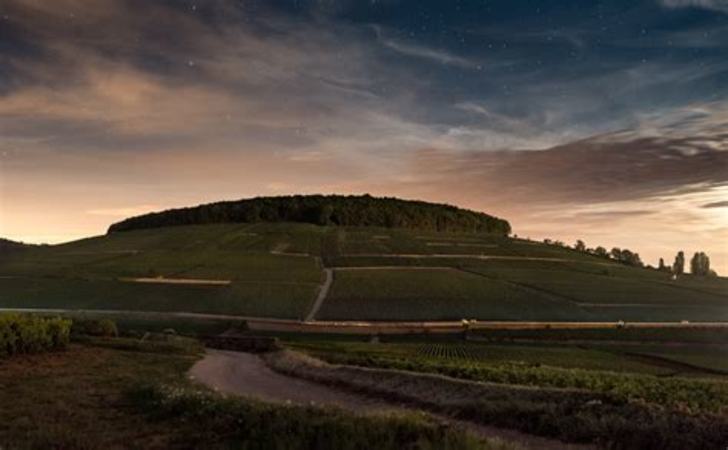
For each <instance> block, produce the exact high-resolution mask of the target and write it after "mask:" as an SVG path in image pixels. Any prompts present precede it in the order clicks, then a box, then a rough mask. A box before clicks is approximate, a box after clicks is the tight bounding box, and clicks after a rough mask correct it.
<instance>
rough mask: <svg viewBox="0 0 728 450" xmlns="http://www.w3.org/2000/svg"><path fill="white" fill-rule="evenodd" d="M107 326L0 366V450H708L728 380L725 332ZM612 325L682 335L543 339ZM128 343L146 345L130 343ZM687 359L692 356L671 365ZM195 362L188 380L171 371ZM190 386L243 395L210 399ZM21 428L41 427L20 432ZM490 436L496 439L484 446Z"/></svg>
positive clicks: (719, 435)
mask: <svg viewBox="0 0 728 450" xmlns="http://www.w3.org/2000/svg"><path fill="white" fill-rule="evenodd" d="M86 317H89V316H86ZM99 317H101V315H99ZM118 317H119V319H121V320H120V321H119V322H118V324H119V329H120V331H121V333H122V335H129V333H132V334H133V335H134V336H137V337H136V338H129V337H122V338H105V339H101V338H90V337H85V336H79V335H74V336H75V337H74V339H75V342H74V343H73V344H72V345H71V346H70V348H69V349H68V350H67V351H65V352H60V353H49V354H43V355H32V356H20V357H15V358H11V359H9V360H6V361H3V364H0V385H2V386H3V391H2V394H0V397H2V398H0V399H2V400H3V404H4V405H5V408H4V409H3V412H2V413H0V419H2V425H0V440H1V441H3V442H5V443H9V444H10V448H15V447H20V448H26V447H31V448H43V447H48V446H49V445H51V444H53V445H54V446H61V447H63V448H98V447H104V448H160V449H161V448H200V447H205V448H230V446H232V447H239V446H242V445H243V444H244V443H246V442H248V443H249V442H257V443H258V444H260V443H263V442H264V443H266V445H269V444H270V445H273V443H276V444H275V445H278V446H279V447H280V448H292V449H294V448H314V447H315V448H330V449H332V450H333V449H339V448H352V449H359V448H361V449H364V448H371V442H379V444H377V445H378V447H377V448H383V449H388V448H393V449H394V448H413V449H423V450H424V449H427V448H445V449H446V448H453V449H470V448H472V449H496V448H497V449H515V448H516V447H515V446H514V445H511V444H510V443H508V442H513V443H515V444H517V445H518V446H519V448H524V449H539V450H540V449H549V450H550V449H553V450H556V449H559V450H560V449H566V448H573V449H580V450H581V449H595V450H596V449H599V448H616V449H633V448H639V449H641V450H653V449H654V450H657V449H660V450H665V449H670V450H672V449H675V450H677V449H683V448H686V445H687V443H688V442H689V443H690V445H691V447H690V448H705V449H709V448H713V447H714V445H715V443H716V442H722V439H724V438H725V437H726V436H728V419H726V414H728V411H726V410H725V404H726V403H727V402H728V374H726V375H723V374H721V373H719V372H716V371H715V369H717V368H719V367H720V366H722V364H723V360H724V359H725V356H726V353H725V350H724V346H723V345H716V344H719V343H720V342H722V341H723V340H724V339H725V338H726V335H725V332H724V331H721V330H715V329H701V328H675V329H669V328H657V329H647V330H644V329H635V330H630V329H629V328H626V329H619V330H616V331H615V330H612V329H540V330H535V329H526V330H513V329H507V330H502V329H501V330H499V329H495V330H486V331H485V332H493V331H498V332H503V333H524V334H529V333H531V337H532V338H534V337H538V333H541V334H542V337H543V339H542V340H540V341H538V342H528V343H508V342H498V343H495V342H480V341H477V342H473V341H469V340H464V339H463V336H462V335H402V336H397V335H392V336H381V337H380V339H377V340H375V341H373V342H370V338H366V337H362V336H352V335H320V334H301V333H262V334H263V335H265V336H276V337H278V338H279V339H280V345H281V346H283V347H284V348H285V350H283V351H278V352H272V353H268V354H266V355H264V356H263V358H262V359H260V358H259V357H258V356H256V355H251V354H237V353H234V352H219V353H215V352H213V353H210V354H209V355H208V357H206V358H205V359H204V360H200V359H199V358H200V356H201V347H200V346H199V344H197V341H196V340H194V339H190V338H188V337H181V336H175V335H170V334H168V333H170V332H168V331H165V333H166V334H151V335H148V334H147V331H154V330H157V331H161V330H169V329H170V328H175V329H176V330H177V332H178V333H186V334H188V335H189V336H200V335H202V336H205V335H209V334H217V333H219V332H221V331H224V330H225V329H227V328H229V327H237V328H239V329H244V325H243V324H242V323H239V322H238V323H236V322H234V321H223V320H218V321H212V320H209V319H205V320H203V319H199V318H194V317H188V318H174V319H171V320H170V318H169V317H165V316H163V315H158V316H156V317H155V316H154V315H150V316H144V315H139V316H134V315H131V314H130V315H128V316H122V315H119V316H118ZM135 317H136V318H135ZM240 327H242V328H240ZM481 332H482V330H478V333H481ZM616 332H619V333H628V334H629V333H632V335H631V336H629V337H631V338H639V337H642V334H644V335H649V334H650V333H653V334H654V333H657V334H658V335H659V336H662V337H665V338H666V339H667V338H673V339H676V338H680V339H682V340H683V341H686V342H683V343H680V344H679V345H678V343H677V342H676V341H666V342H665V343H664V344H662V345H660V344H657V343H655V341H649V342H647V341H646V342H641V341H634V340H633V341H630V340H628V339H625V340H624V341H622V342H620V341H616V340H614V339H611V338H610V339H602V340H598V339H593V340H592V341H591V343H589V344H583V343H582V344H574V343H571V342H570V341H568V340H561V341H558V340H554V339H555V338H556V337H559V336H554V335H553V334H554V333H564V334H567V335H568V333H575V334H581V335H591V336H592V337H594V336H600V337H604V338H607V337H610V336H609V334H610V333H616ZM671 333H672V334H671ZM258 334H260V333H258ZM550 334H551V335H550ZM142 335H143V336H149V337H148V338H147V337H145V338H144V339H141V340H140V339H139V336H142ZM476 337H477V336H476ZM567 337H568V336H567ZM688 341H691V342H688ZM688 346H690V347H689V348H688ZM673 350H677V353H675V354H674V355H673V356H671V355H670V353H671V352H672V351H673ZM294 351H295V352H294ZM298 352H303V353H306V354H308V355H311V356H315V357H317V358H320V360H314V359H311V358H310V357H307V356H304V355H303V354H301V353H298ZM215 355H218V356H221V357H216V356H215ZM691 355H692V356H694V357H696V356H697V355H699V356H700V358H699V360H697V359H693V360H692V361H687V360H685V357H690V356H691ZM322 360H323V361H328V363H325V362H322ZM196 362H197V364H196V365H195V366H194V367H195V368H194V369H193V370H192V372H191V374H192V375H193V376H194V380H190V379H189V378H188V377H187V376H186V373H187V371H188V370H189V369H190V368H191V367H192V366H193V364H194V363H196ZM330 363H334V364H330ZM341 364H344V365H341ZM271 370H273V371H275V372H277V373H274V372H271ZM21 373H22V376H20V375H19V374H21ZM196 381H200V382H204V383H205V384H206V385H208V386H210V387H213V388H217V389H220V390H221V391H223V392H227V393H228V394H233V395H244V396H245V397H251V398H255V399H258V400H255V399H251V400H248V399H245V398H243V399H240V398H231V397H228V398H227V399H223V398H221V397H220V396H218V395H217V394H214V393H212V392H210V391H208V390H207V389H205V388H202V387H201V386H199V385H196V384H195V382H196ZM11 399H21V401H13V400H11ZM259 400H265V401H270V402H273V403H272V404H269V403H261V402H260V401H259ZM289 401H290V402H291V403H292V405H287V404H288V403H289ZM310 402H315V403H316V405H322V406H323V407H315V408H314V407H310V406H308V405H309V403H310ZM281 404H283V405H281ZM41 405H42V407H41ZM299 405H300V406H299ZM332 406H334V407H336V406H338V407H339V408H343V409H336V408H335V409H332ZM364 410H365V411H367V415H366V416H361V415H360V414H359V413H360V412H361V411H364ZM347 411H349V412H347ZM352 411H356V412H357V413H356V414H354V415H352V414H351V412H352ZM382 412H387V415H386V416H381V415H380V413H382ZM412 412H415V415H412V414H411V413H412ZM423 412H426V413H428V414H433V416H429V415H427V416H424V415H423ZM370 413H371V414H375V415H373V416H371V415H369V414H370ZM3 414H4V415H3ZM391 414H394V415H391ZM625 418H629V420H625ZM36 423H40V424H42V426H40V427H36V428H33V431H32V432H30V431H29V430H30V429H31V427H34V426H35V425H34V424H36ZM442 424H446V426H445V427H443V426H442ZM465 433H467V434H465ZM492 437H499V438H501V439H504V440H505V441H506V442H507V443H504V444H497V443H493V442H492V441H491V440H490V439H491V438H492ZM312 439H313V440H315V442H316V444H315V446H314V447H312V446H313V445H314V444H311V442H313V441H312ZM321 439H324V441H321ZM328 439H332V440H331V441H328ZM361 439H366V442H364V441H361ZM372 439H373V441H372ZM483 439H486V440H487V441H484V440H483ZM423 440H424V441H423ZM326 442H328V443H326ZM343 442H346V445H345V446H343V447H342V443H343ZM408 442H409V443H411V442H418V444H416V445H415V444H412V446H411V447H408V446H407V445H408V444H407V443H408ZM428 442H429V443H428Z"/></svg>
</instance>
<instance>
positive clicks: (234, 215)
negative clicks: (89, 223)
mask: <svg viewBox="0 0 728 450" xmlns="http://www.w3.org/2000/svg"><path fill="white" fill-rule="evenodd" d="M237 222H242V223H258V222H304V223H311V224H316V225H326V226H363V227H385V228H409V229H418V230H432V231H458V232H485V233H491V234H497V235H502V236H507V235H509V234H510V232H511V226H510V224H509V223H508V221H506V220H503V219H500V218H497V217H494V216H491V215H488V214H485V213H481V212H476V211H471V210H466V209H462V208H457V207H455V206H451V205H445V204H436V203H428V202H422V201H412V200H401V199H397V198H391V197H372V196H370V195H350V196H343V195H294V196H281V197H257V198H252V199H245V200H238V201H228V202H218V203H210V204H206V205H200V206H196V207H191V208H180V209H172V210H167V211H163V212H159V213H151V214H145V215H142V216H137V217H132V218H129V219H126V220H123V221H121V222H118V223H115V224H113V225H111V227H110V228H109V233H115V232H121V231H129V230H136V229H144V228H158V227H168V226H176V225H198V224H213V223H237Z"/></svg>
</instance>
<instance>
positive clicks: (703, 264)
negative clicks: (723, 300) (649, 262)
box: [544, 239, 718, 277]
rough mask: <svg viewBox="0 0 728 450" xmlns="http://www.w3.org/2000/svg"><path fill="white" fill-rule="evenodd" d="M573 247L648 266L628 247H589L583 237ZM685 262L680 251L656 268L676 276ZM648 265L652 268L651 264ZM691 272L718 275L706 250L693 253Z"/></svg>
mask: <svg viewBox="0 0 728 450" xmlns="http://www.w3.org/2000/svg"><path fill="white" fill-rule="evenodd" d="M544 243H545V244H549V245H556V246H559V247H566V248H569V246H568V245H566V244H564V243H563V242H562V241H553V240H551V239H544ZM571 248H572V249H573V250H576V251H578V252H582V253H588V254H590V255H594V256H598V257H602V258H606V259H610V260H613V261H617V262H620V263H622V264H625V265H628V266H632V267H646V266H645V264H644V262H642V258H640V255H639V253H636V252H633V251H631V250H629V249H626V248H624V249H623V248H619V247H614V248H612V249H611V250H607V249H606V248H604V247H602V246H598V247H595V248H588V247H587V246H586V244H585V243H584V241H582V240H581V239H579V240H577V241H576V243H575V244H574V246H573V247H571ZM685 264H686V260H685V252H683V251H679V252H678V253H677V255H675V260H674V262H673V263H672V265H670V266H668V265H667V264H665V260H664V259H663V258H660V262H659V264H658V266H657V268H656V270H659V271H661V272H666V273H671V274H673V275H675V276H680V275H684V274H685ZM648 267H649V268H652V267H650V266H648ZM690 273H691V274H693V275H697V276H704V277H707V276H717V275H718V274H717V273H716V272H715V271H714V270H713V269H711V268H710V258H709V257H708V255H707V254H706V253H705V252H696V253H695V254H694V255H693V257H692V259H691V260H690Z"/></svg>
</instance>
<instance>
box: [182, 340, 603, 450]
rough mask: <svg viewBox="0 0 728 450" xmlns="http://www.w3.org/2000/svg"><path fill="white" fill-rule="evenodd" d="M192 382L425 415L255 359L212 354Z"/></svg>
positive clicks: (495, 432)
mask: <svg viewBox="0 0 728 450" xmlns="http://www.w3.org/2000/svg"><path fill="white" fill-rule="evenodd" d="M189 374H190V377H191V378H193V379H194V380H195V381H198V382H200V383H202V384H205V385H206V386H208V387H211V388H213V389H215V390H217V391H218V392H221V393H224V394H229V395H240V396H244V397H250V398H257V399H259V400H263V401H268V402H273V403H283V404H290V403H293V404H299V405H328V406H337V407H339V408H342V409H345V410H348V411H351V412H354V413H361V412H367V413H373V412H385V413H386V412H410V413H411V412H421V411H420V410H417V409H412V408H407V407H405V406H403V405H399V404H395V403H387V402H383V401H381V400H378V399H373V398H369V397H366V396H364V395H358V394H352V393H348V392H344V391H341V390H338V389H334V388H330V387H327V386H325V385H322V384H318V383H315V382H312V381H307V380H303V379H300V378H295V377H290V376H287V375H282V374H280V373H278V372H275V371H273V370H272V369H270V368H269V367H268V366H267V365H266V364H265V362H263V360H262V359H261V358H260V357H258V356H257V355H254V354H251V353H239V352H231V351H224V350H208V351H207V354H206V356H205V357H204V358H203V359H202V360H200V361H198V362H197V363H196V364H195V365H194V366H193V367H192V369H190V373H189ZM432 417H433V418H435V419H436V420H438V421H440V422H442V423H447V424H451V425H454V426H459V427H463V428H465V429H467V430H468V431H470V432H471V433H474V434H476V435H478V436H480V437H483V438H498V439H502V440H506V441H511V442H516V443H518V444H519V445H521V446H522V447H523V448H524V449H534V450H535V449H538V450H591V449H593V448H594V447H593V446H588V445H587V446H585V445H570V444H564V443H562V442H558V441H553V440H550V439H545V438H541V437H538V436H531V435H526V434H523V433H520V432H517V431H514V430H507V429H501V428H496V427H490V426H484V425H478V424H474V423H470V422H461V421H457V420H453V419H450V418H447V417H443V416H439V415H432Z"/></svg>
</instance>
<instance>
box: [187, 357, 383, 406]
mask: <svg viewBox="0 0 728 450" xmlns="http://www.w3.org/2000/svg"><path fill="white" fill-rule="evenodd" d="M190 376H191V377H193V378H194V379H195V380H197V381H199V382H201V383H203V384H205V385H207V386H209V387H211V388H213V389H215V390H217V391H219V392H222V393H225V394H233V395H242V396H245V397H254V398H258V399H260V400H265V401H269V402H276V403H296V404H301V405H308V404H319V405H334V406H338V407H341V408H344V409H348V410H355V411H356V410H361V409H365V410H388V409H389V410H391V409H396V408H395V407H392V406H389V405H386V404H384V403H381V402H378V401H376V400H371V399H367V398H366V397H362V396H357V395H351V394H346V393H342V392H339V391H335V390H333V389H330V388H327V387H326V386H322V385H320V384H316V383H313V382H310V381H306V380H302V379H299V378H292V377H287V376H285V375H281V374H279V373H277V372H274V371H273V370H271V369H270V368H268V366H266V365H265V363H264V362H263V360H262V359H260V358H259V357H258V356H257V355H254V354H252V353H238V352H230V351H224V350H208V351H207V355H206V356H205V357H204V358H203V359H202V360H200V361H199V362H197V364H195V365H194V366H193V367H192V369H191V370H190Z"/></svg>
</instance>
